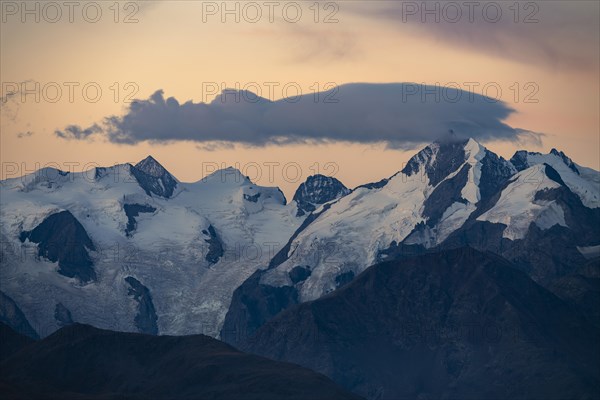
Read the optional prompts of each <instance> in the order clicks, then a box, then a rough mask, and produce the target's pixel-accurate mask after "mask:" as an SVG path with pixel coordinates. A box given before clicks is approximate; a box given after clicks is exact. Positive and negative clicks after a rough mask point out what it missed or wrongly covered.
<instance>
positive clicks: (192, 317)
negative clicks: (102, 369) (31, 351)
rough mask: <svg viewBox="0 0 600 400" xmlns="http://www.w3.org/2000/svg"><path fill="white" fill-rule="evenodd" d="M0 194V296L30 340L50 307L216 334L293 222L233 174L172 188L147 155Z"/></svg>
mask: <svg viewBox="0 0 600 400" xmlns="http://www.w3.org/2000/svg"><path fill="white" fill-rule="evenodd" d="M0 191H1V193H0V195H1V196H2V207H1V208H0V219H1V221H2V228H1V230H0V237H1V241H2V246H1V248H0V252H1V253H2V254H1V256H2V265H1V268H0V280H1V282H2V287H1V290H2V291H3V292H5V293H6V294H7V295H8V296H10V297H11V298H12V299H13V300H14V302H15V303H16V304H18V306H19V308H20V309H21V310H22V311H23V313H24V314H25V315H26V316H27V318H28V319H29V321H30V322H31V323H32V324H33V325H34V326H36V329H39V333H40V334H41V335H42V336H45V335H48V334H50V333H51V332H53V331H54V330H56V329H58V328H59V327H60V326H62V324H63V323H62V322H61V321H59V320H58V319H57V318H56V317H55V314H56V313H55V308H56V307H57V305H58V304H59V303H60V304H61V305H62V307H64V309H65V310H66V311H68V312H69V313H70V315H71V316H72V319H73V320H74V321H76V322H82V323H92V324H95V325H97V326H100V327H104V328H110V329H116V330H122V331H144V332H147V333H151V332H159V333H163V334H164V333H170V334H185V333H198V332H203V333H206V334H210V335H213V336H217V335H218V332H219V330H220V326H221V324H222V321H223V318H224V316H225V312H226V310H227V308H228V306H229V302H230V298H231V294H232V292H233V290H234V289H235V288H236V287H237V286H239V285H240V284H241V283H242V282H243V281H244V280H245V279H246V278H247V277H248V276H250V275H251V274H252V273H253V272H254V271H256V269H257V268H260V267H261V266H262V267H264V266H266V265H267V263H268V261H269V260H270V258H271V257H272V256H273V255H274V254H275V253H276V252H277V251H278V250H279V249H280V248H281V247H282V246H283V245H285V241H286V240H287V238H288V237H289V236H290V235H291V234H292V233H293V232H294V230H295V229H296V228H297V227H298V226H300V224H301V223H302V221H303V219H304V218H305V217H297V216H296V213H297V209H296V206H295V205H291V204H290V205H286V200H285V197H284V196H283V194H282V193H281V191H280V190H279V189H277V188H269V187H261V186H258V185H255V184H253V183H252V182H251V181H250V180H249V179H248V178H247V177H245V176H242V175H241V173H240V172H239V171H237V170H235V169H233V168H229V169H225V170H222V171H217V172H215V173H214V174H212V175H211V176H208V177H206V178H205V179H202V180H201V181H198V182H196V183H181V182H178V181H177V180H176V179H175V178H174V177H173V176H172V175H171V174H170V173H168V171H166V169H164V167H162V166H161V165H160V164H159V163H158V162H157V161H156V160H154V159H153V158H152V157H148V158H146V159H145V160H143V161H141V162H140V163H138V164H137V165H136V166H133V165H130V164H122V165H117V166H114V167H109V168H101V167H97V168H94V169H92V170H89V171H86V172H82V173H68V172H63V171H59V170H56V169H52V168H45V169H42V170H39V171H37V172H36V173H34V174H30V175H27V176H24V177H23V178H16V179H9V180H6V181H2V182H1V184H0ZM128 280H129V281H128ZM131 282H137V283H138V284H139V285H140V286H139V287H140V288H142V287H143V288H144V289H140V290H141V291H142V292H143V293H144V296H142V297H140V296H139V295H138V294H135V293H132V292H131V291H132V286H131ZM142 292H139V293H142ZM140 299H142V300H141V301H143V303H140ZM149 299H151V302H149V301H148V300H149ZM140 304H143V306H140ZM153 313H155V315H153ZM63 314H64V313H63ZM153 319H156V322H155V324H156V329H155V328H154V327H153V324H152V323H151V322H148V323H141V322H140V321H152V320H153ZM140 324H141V325H142V326H144V327H145V328H144V329H142V328H140Z"/></svg>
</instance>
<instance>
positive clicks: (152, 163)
mask: <svg viewBox="0 0 600 400" xmlns="http://www.w3.org/2000/svg"><path fill="white" fill-rule="evenodd" d="M135 167H136V168H137V169H138V170H140V171H142V172H145V173H146V174H148V175H150V176H153V177H155V178H160V177H163V176H165V175H169V176H170V177H172V178H175V177H174V176H173V175H172V174H171V173H170V172H169V171H167V169H166V168H165V167H163V166H162V164H161V163H159V162H158V161H156V159H155V158H154V157H152V156H148V157H146V158H144V159H143V160H142V161H140V162H138V163H137V164H135Z"/></svg>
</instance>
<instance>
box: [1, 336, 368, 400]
mask: <svg viewBox="0 0 600 400" xmlns="http://www.w3.org/2000/svg"><path fill="white" fill-rule="evenodd" d="M9 329H10V328H8V327H7V326H5V325H3V326H2V330H1V332H2V338H3V339H4V338H5V337H10V339H11V340H10V342H8V341H7V342H6V343H4V340H3V345H2V347H1V348H0V350H2V353H3V354H4V353H5V352H8V347H9V346H11V344H14V346H15V347H16V348H13V349H11V352H14V354H12V356H9V357H8V358H7V359H5V360H3V361H2V363H0V376H1V378H0V393H3V396H2V398H11V399H18V398H37V399H57V398H61V399H83V398H86V399H89V398H92V399H116V398H118V399H228V400H229V399H256V400H263V399H274V400H275V399H277V400H279V399H306V400H313V399H340V400H342V399H348V400H354V399H356V400H358V399H359V397H358V396H355V395H352V394H350V393H348V392H345V391H344V390H342V389H340V388H339V387H337V386H336V385H335V384H334V383H333V382H331V381H330V380H329V379H328V378H326V377H325V376H323V375H320V374H317V373H315V372H312V371H310V370H308V369H305V368H302V367H299V366H296V365H292V364H287V363H281V362H276V361H271V360H268V359H265V358H262V357H259V356H254V355H248V354H244V353H242V352H240V351H238V350H236V349H234V348H233V347H231V346H229V345H227V344H225V343H223V342H220V341H218V340H215V339H212V338H210V337H208V336H204V335H193V336H150V335H143V334H137V333H122V332H112V331H107V330H101V329H97V328H93V327H91V326H89V325H80V324H75V325H70V326H68V327H65V328H62V329H60V330H59V331H57V332H56V333H54V334H53V335H51V336H49V337H47V338H45V339H43V340H41V341H37V342H34V343H30V342H31V340H30V339H27V338H25V339H23V340H18V338H15V337H16V336H17V335H18V334H17V333H15V332H9ZM5 331H7V332H5ZM4 396H7V397H4Z"/></svg>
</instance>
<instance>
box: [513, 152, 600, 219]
mask: <svg viewBox="0 0 600 400" xmlns="http://www.w3.org/2000/svg"><path fill="white" fill-rule="evenodd" d="M510 162H511V163H512V164H513V165H514V167H515V168H516V169H517V170H518V171H524V170H526V169H528V168H530V167H532V166H534V165H543V164H547V165H550V166H551V167H552V168H553V169H554V170H556V172H557V173H558V174H559V175H560V177H561V179H562V180H563V181H564V183H565V185H566V186H568V187H569V189H571V190H572V191H573V192H574V193H575V194H577V196H579V198H580V199H581V201H582V203H583V204H584V205H585V206H586V207H589V208H598V207H600V172H599V171H596V170H594V169H592V168H587V167H583V166H581V165H578V164H576V163H574V162H573V160H571V158H569V157H568V156H567V155H566V154H565V153H564V152H562V151H559V150H556V149H552V150H550V152H549V153H548V154H542V153H538V152H528V151H525V150H519V151H517V152H516V153H515V154H514V155H513V156H512V158H511V159H510Z"/></svg>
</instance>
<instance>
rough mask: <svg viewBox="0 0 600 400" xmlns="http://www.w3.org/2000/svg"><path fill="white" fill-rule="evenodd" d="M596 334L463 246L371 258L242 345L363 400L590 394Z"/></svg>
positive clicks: (566, 308)
mask: <svg viewBox="0 0 600 400" xmlns="http://www.w3.org/2000/svg"><path fill="white" fill-rule="evenodd" d="M598 337H599V330H598V328H597V327H595V326H594V324H592V323H591V321H590V320H589V319H587V318H586V317H585V316H584V314H583V313H581V312H579V311H578V310H577V309H576V308H574V307H573V306H572V305H570V304H568V303H567V302H565V301H563V300H561V299H559V298H558V297H556V296H555V295H554V294H552V293H551V292H549V291H548V290H546V289H544V288H543V287H542V286H540V285H538V284H537V283H535V282H534V281H533V280H532V279H531V278H529V277H528V276H527V275H526V274H525V273H524V272H522V271H520V270H518V269H516V268H513V266H512V265H511V264H510V263H509V262H507V261H505V260H504V259H502V258H500V257H499V256H496V255H493V254H491V253H485V254H484V253H480V252H478V251H476V250H473V249H471V248H467V247H465V248H459V249H454V250H446V251H441V252H436V253H431V254H425V255H421V256H417V257H409V258H406V259H400V260H396V261H390V262H384V263H381V264H377V265H374V266H372V267H370V268H369V269H367V270H366V271H364V272H363V273H362V274H361V275H359V276H358V277H357V278H356V279H355V280H354V281H352V282H351V283H350V284H348V285H347V286H345V287H343V288H341V289H339V290H337V291H334V292H332V293H331V294H329V295H327V296H324V297H322V298H321V299H318V300H315V301H312V302H307V303H303V304H301V305H298V306H295V307H291V308H289V309H287V310H285V311H283V312H282V313H281V314H279V315H278V316H276V317H275V318H273V319H272V320H271V321H270V322H268V323H267V324H265V325H264V326H263V327H262V328H260V329H259V330H258V331H257V332H256V333H255V334H254V336H253V337H251V338H250V339H249V340H248V341H247V342H246V343H244V344H242V346H241V348H243V349H244V350H248V351H251V352H254V353H256V354H261V355H264V356H266V357H271V358H275V359H278V360H285V361H288V362H294V363H298V364H300V365H303V366H306V367H308V368H311V369H313V370H315V371H318V372H321V373H324V374H325V375H327V376H329V377H330V378H332V379H333V380H334V381H335V382H337V383H338V384H340V385H342V386H343V387H345V388H346V389H348V390H351V391H353V392H355V393H358V394H360V395H363V396H365V397H367V398H369V399H377V400H380V399H390V400H392V399H393V400H399V399H421V398H423V399H430V398H431V399H440V398H442V399H572V398H578V399H594V398H597V396H598V393H600V392H599V390H600V371H599V369H600V368H599V365H598V364H599V363H598V360H599V359H600V353H599V347H600V346H599V344H598V341H597V339H598Z"/></svg>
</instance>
